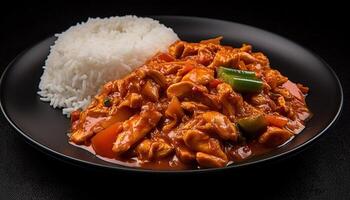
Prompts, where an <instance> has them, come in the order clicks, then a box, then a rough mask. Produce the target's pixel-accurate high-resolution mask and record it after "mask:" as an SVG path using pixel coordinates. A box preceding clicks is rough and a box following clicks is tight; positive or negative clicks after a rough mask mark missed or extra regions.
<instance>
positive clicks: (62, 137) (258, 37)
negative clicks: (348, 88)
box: [0, 16, 343, 172]
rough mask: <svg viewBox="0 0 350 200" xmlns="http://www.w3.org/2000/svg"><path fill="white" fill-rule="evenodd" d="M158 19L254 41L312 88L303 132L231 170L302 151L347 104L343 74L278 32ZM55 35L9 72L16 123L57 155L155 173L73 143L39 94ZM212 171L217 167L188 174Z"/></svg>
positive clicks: (201, 34) (6, 90)
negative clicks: (114, 161)
mask: <svg viewBox="0 0 350 200" xmlns="http://www.w3.org/2000/svg"><path fill="white" fill-rule="evenodd" d="M155 18H157V19H159V20H160V21H161V23H164V24H165V25H166V26H169V27H171V28H173V29H174V31H175V32H176V33H177V34H178V35H179V37H180V38H181V39H182V40H187V41H199V40H202V39H208V38H212V37H216V36H220V35H222V36H224V40H223V43H224V44H228V45H234V46H240V45H241V44H242V43H248V44H252V45H253V47H254V50H256V51H262V52H264V53H265V54H266V55H267V56H268V57H269V58H270V62H271V65H272V66H273V67H274V68H276V69H278V70H279V71H281V72H282V74H284V75H286V76H288V77H289V78H290V79H291V80H293V81H296V82H299V83H302V84H305V85H307V86H308V87H310V94H309V96H308V97H307V103H308V105H309V107H310V109H311V111H312V112H313V114H314V116H313V118H312V119H311V120H310V121H309V122H308V123H307V126H306V128H305V130H304V131H303V132H302V133H300V134H299V135H298V136H296V138H295V139H293V140H292V141H291V142H290V143H288V144H287V145H285V146H283V147H281V148H279V149H277V150H274V151H272V152H271V153H268V154H265V155H262V156H257V157H254V158H251V159H249V160H247V161H245V162H242V163H237V164H233V165H231V166H228V167H226V169H227V168H238V167H243V166H247V165H251V164H256V163H261V162H263V161H267V160H271V159H275V158H281V157H285V156H287V155H290V154H291V153H293V152H298V151H297V150H300V149H301V148H302V147H305V146H306V145H307V144H310V142H311V141H313V140H315V139H316V138H318V137H319V136H320V135H321V134H323V133H324V132H325V131H326V130H327V129H328V128H329V127H330V126H331V125H332V124H333V123H334V122H335V120H336V118H337V117H338V115H339V113H340V111H341V108H342V103H343V93H342V88H341V85H340V82H339V80H338V78H337V76H336V75H335V73H334V72H333V71H332V69H331V68H330V67H329V66H328V65H327V64H326V63H325V62H324V61H323V60H322V59H320V58H319V57H318V56H316V55H315V54H313V53H311V52H310V51H308V50H306V49H305V48H303V47H301V46H299V45H298V44H295V43H294V42H292V41H290V40H287V39H285V38H283V37H280V36H278V35H275V34H273V33H270V32H266V31H264V30H261V29H258V28H254V27H250V26H246V25H242V24H238V23H233V22H227V21H221V20H214V19H206V18H196V17H178V16H161V17H155ZM55 39H56V38H55V37H50V38H47V39H45V40H43V41H41V42H39V43H38V44H36V45H35V46H33V47H32V48H30V49H28V50H27V51H25V52H23V53H22V54H20V55H19V56H18V57H17V58H16V59H15V60H14V61H13V62H12V63H10V64H9V66H8V67H7V69H6V71H5V72H4V73H3V76H2V78H1V89H0V92H1V94H0V103H1V104H0V105H1V109H2V111H3V113H4V115H5V116H6V118H7V119H8V121H9V122H10V124H11V125H12V126H13V127H14V128H15V129H16V130H17V131H18V132H19V133H20V134H21V135H22V136H23V137H24V138H26V139H27V141H29V142H30V143H31V144H34V146H36V147H38V148H39V149H41V150H43V151H44V152H46V153H48V154H49V155H52V156H54V157H55V158H58V159H61V160H64V161H69V162H70V163H73V164H78V165H83V166H94V167H102V168H108V169H123V170H132V171H150V170H143V169H136V168H128V167H124V166H120V165H116V164H112V163H108V162H105V161H103V160H101V159H99V158H97V157H95V156H94V155H92V154H91V153H89V152H87V151H85V150H83V149H80V148H77V147H74V146H72V145H70V144H69V143H68V137H67V135H66V133H67V130H68V129H69V120H68V119H67V118H66V117H65V116H63V115H62V113H61V110H58V109H53V108H52V107H50V106H49V104H48V103H44V102H42V101H40V100H39V96H38V95H37V91H38V84H39V81H40V76H41V74H42V73H43V69H42V66H43V65H44V61H45V59H46V57H47V55H48V54H49V48H50V46H51V45H52V44H53V43H54V41H55ZM310 159H312V158H310ZM209 170H213V169H202V170H187V171H185V172H193V171H209ZM214 170H218V169H214ZM183 172H184V171H183Z"/></svg>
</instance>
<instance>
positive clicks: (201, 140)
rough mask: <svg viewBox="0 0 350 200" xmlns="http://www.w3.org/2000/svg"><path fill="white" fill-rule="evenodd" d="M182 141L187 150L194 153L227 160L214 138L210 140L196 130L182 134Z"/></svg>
mask: <svg viewBox="0 0 350 200" xmlns="http://www.w3.org/2000/svg"><path fill="white" fill-rule="evenodd" d="M183 140H184V142H185V144H186V146H187V147H188V148H190V149H191V150H193V151H196V152H204V153H207V154H210V155H214V156H217V157H220V158H222V159H225V160H227V156H226V154H225V153H224V152H223V150H222V149H221V146H220V142H219V141H218V140H217V139H215V138H210V137H209V136H208V135H206V134H205V133H203V132H201V131H198V130H187V131H184V133H183Z"/></svg>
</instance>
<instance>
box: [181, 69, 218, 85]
mask: <svg viewBox="0 0 350 200" xmlns="http://www.w3.org/2000/svg"><path fill="white" fill-rule="evenodd" d="M212 80H214V71H213V70H210V69H208V68H206V67H196V68H194V69H192V70H191V71H190V72H188V73H187V74H186V75H185V76H184V77H183V78H182V81H191V82H193V83H196V84H199V85H206V84H208V83H209V82H210V81H212Z"/></svg>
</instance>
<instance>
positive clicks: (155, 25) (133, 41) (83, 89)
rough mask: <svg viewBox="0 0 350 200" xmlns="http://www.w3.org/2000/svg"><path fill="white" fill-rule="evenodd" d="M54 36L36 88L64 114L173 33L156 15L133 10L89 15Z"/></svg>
mask: <svg viewBox="0 0 350 200" xmlns="http://www.w3.org/2000/svg"><path fill="white" fill-rule="evenodd" d="M55 36H56V37H58V38H57V40H56V41H55V44H54V45H53V46H51V48H50V54H49V56H48V58H47V60H46V62H45V66H43V68H44V73H43V75H42V76H41V81H40V84H39V92H38V94H39V95H40V96H41V98H40V99H41V100H42V101H46V102H50V105H51V106H53V107H54V108H63V110H62V112H63V114H66V115H68V116H69V114H70V113H71V112H72V111H74V110H77V109H79V108H85V107H86V106H87V105H88V104H89V102H90V100H91V98H92V96H93V95H95V94H97V92H98V90H99V89H100V88H101V86H102V85H103V84H104V83H106V82H108V81H111V80H115V79H119V78H122V77H123V76H125V75H126V74H128V73H130V72H131V71H132V70H133V69H135V68H137V67H139V66H140V65H142V64H143V63H144V62H145V61H146V60H147V59H149V58H150V57H151V56H153V55H154V54H156V53H157V52H165V51H166V50H167V48H168V46H169V45H170V44H172V43H173V42H175V41H176V40H178V39H179V38H178V37H177V35H176V33H174V31H173V30H172V29H171V28H167V27H165V26H164V25H163V24H160V23H159V22H158V21H156V20H153V19H151V18H141V17H136V16H123V17H110V18H103V19H101V18H95V19H92V18H90V19H88V21H87V22H85V23H81V24H77V25H76V26H72V27H70V28H69V29H68V30H67V31H65V32H63V33H60V34H56V35H55Z"/></svg>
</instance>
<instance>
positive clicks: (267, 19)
mask: <svg viewBox="0 0 350 200" xmlns="http://www.w3.org/2000/svg"><path fill="white" fill-rule="evenodd" d="M164 4H165V3H164V2H163V3H154V4H152V7H150V6H147V5H138V6H136V5H137V4H135V3H134V4H130V5H119V4H115V5H110V4H108V5H104V4H93V3H86V4H84V7H79V5H78V4H77V5H71V4H69V5H68V4H67V3H66V4H64V2H60V4H59V5H55V6H50V5H42V4H41V5H38V6H36V5H35V6H33V5H32V6H29V5H28V6H27V5H22V6H21V7H20V8H18V7H14V6H10V7H6V6H1V13H2V14H1V15H3V16H1V19H0V20H1V23H0V24H1V25H2V29H1V32H0V34H1V37H0V38H1V41H0V42H1V43H0V44H1V47H0V66H1V71H2V70H3V69H4V68H5V66H6V65H7V64H8V63H9V62H10V61H11V60H12V59H13V58H14V57H15V56H16V55H17V54H18V53H19V52H21V51H22V50H24V49H25V48H27V47H29V46H31V45H33V44H35V43H36V42H38V41H40V40H42V39H43V38H46V37H48V36H50V35H52V34H53V33H56V32H61V31H62V30H64V29H66V28H68V27H69V26H70V25H73V24H75V23H76V22H78V21H82V20H86V18H87V17H88V16H92V17H96V16H102V17H103V16H110V15H123V14H129V13H132V14H137V15H154V14H167V15H171V14H179V15H197V16H205V17H213V18H221V19H227V20H232V21H237V22H241V23H245V24H249V25H253V26H256V27H259V28H263V29H266V30H269V31H271V32H275V33H277V34H280V35H282V36H285V37H287V38H289V39H292V40H294V41H296V42H298V43H299V44H301V45H303V46H305V47H307V48H309V49H311V50H312V51H314V52H315V53H317V54H318V55H320V56H321V57H322V58H323V59H324V60H325V61H326V62H327V63H329V64H330V65H331V66H332V67H333V69H334V70H335V71H336V73H337V74H338V76H339V78H340V79H341V82H342V85H343V88H344V96H345V102H344V108H343V114H342V116H341V118H340V119H339V120H338V123H337V124H336V125H335V126H334V127H333V128H332V129H331V130H330V131H328V132H327V134H325V135H324V136H323V137H322V138H321V139H320V140H318V141H317V142H316V143H315V144H314V145H313V146H312V147H311V148H309V149H307V150H306V151H304V152H303V153H301V154H298V155H297V156H295V157H292V158H289V159H287V160H285V161H281V162H278V163H275V164H272V165H266V166H260V167H258V168H250V169H245V170H240V171H235V172H232V173H227V172H225V173H224V174H222V173H220V174H197V175H193V176H191V177H188V176H166V177H165V176H161V177H159V176H145V175H136V174H130V173H128V174H108V173H101V172H96V171H89V170H84V169H81V168H78V167H74V166H70V165H67V164H65V163H62V162H59V161H57V160H53V159H51V158H49V157H47V156H46V155H44V154H42V153H41V152H39V151H37V150H36V149H34V148H33V147H31V146H30V145H28V144H26V143H25V142H24V141H23V140H22V139H21V138H20V137H18V136H17V134H16V132H15V131H14V130H12V129H11V127H10V125H9V124H8V123H7V121H6V120H5V118H4V117H3V116H2V115H1V117H0V127H1V129H0V199H34V198H35V199H71V198H79V197H91V196H93V195H98V194H108V193H109V194H113V195H115V198H118V193H121V192H123V191H124V188H129V189H134V191H137V192H133V193H130V194H132V195H136V194H145V195H146V196H153V195H152V194H154V192H155V191H157V190H159V189H163V190H164V191H169V194H174V190H178V191H180V192H181V194H182V195H180V194H174V196H175V195H179V196H182V197H184V198H185V197H186V196H185V195H184V194H185V192H186V191H191V192H192V193H193V194H196V193H200V191H202V192H203V191H204V193H205V194H213V195H218V196H216V197H219V194H228V195H230V196H231V198H234V197H235V196H236V195H238V194H245V195H247V196H251V195H256V196H258V195H259V196H261V197H265V198H268V199H349V198H350V190H349V188H350V170H349V169H350V149H349V143H350V136H349V133H348V130H349V129H350V124H349V123H348V121H349V117H348V116H347V113H348V112H349V106H348V104H347V99H348V97H349V90H348V89H347V88H349V86H350V83H349V80H348V78H349V77H348V75H347V74H348V73H349V70H348V68H349V67H348V62H347V57H346V56H347V54H348V53H346V52H347V51H348V48H346V47H347V43H346V35H347V34H346V33H345V30H344V25H345V24H346V23H345V15H346V13H345V11H344V10H343V9H342V6H341V5H338V7H324V8H313V9H309V8H305V7H304V6H303V8H300V7H297V6H295V7H291V6H290V5H282V7H280V8H273V9H271V10H266V9H262V7H259V6H256V7H251V6H248V7H247V6H238V5H235V6H222V5H220V4H216V5H214V6H211V7H208V8H200V9H198V8H196V6H192V7H191V8H195V9H196V11H195V12H192V10H190V8H188V7H187V8H184V7H180V8H179V7H166V6H165V5H164ZM4 28H6V30H7V31H5V29H4ZM109 180H112V181H113V183H112V184H109V183H108V184H107V181H109ZM223 180H226V181H227V182H228V183H226V184H223ZM175 181H180V182H181V183H178V184H174V182H175ZM147 186H150V187H152V188H147ZM195 186H201V187H202V188H201V189H196V190H195V189H193V187H195ZM146 188H147V189H146ZM172 196H173V195H172ZM159 197H162V195H159Z"/></svg>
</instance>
